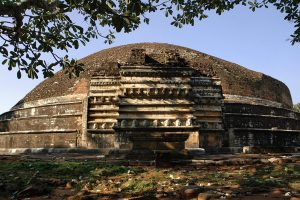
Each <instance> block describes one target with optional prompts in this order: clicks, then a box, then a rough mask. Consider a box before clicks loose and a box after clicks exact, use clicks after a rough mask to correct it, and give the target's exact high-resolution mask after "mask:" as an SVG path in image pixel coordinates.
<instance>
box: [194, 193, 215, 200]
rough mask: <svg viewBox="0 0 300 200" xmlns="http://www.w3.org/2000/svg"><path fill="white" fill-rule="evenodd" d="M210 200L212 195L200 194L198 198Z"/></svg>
mask: <svg viewBox="0 0 300 200" xmlns="http://www.w3.org/2000/svg"><path fill="white" fill-rule="evenodd" d="M210 199H212V195H211V194H207V193H200V194H198V198H197V200H210Z"/></svg>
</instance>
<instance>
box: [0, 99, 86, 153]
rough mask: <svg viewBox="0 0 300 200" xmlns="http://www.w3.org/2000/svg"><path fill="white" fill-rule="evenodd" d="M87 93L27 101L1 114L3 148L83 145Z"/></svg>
mask: <svg viewBox="0 0 300 200" xmlns="http://www.w3.org/2000/svg"><path fill="white" fill-rule="evenodd" d="M83 99H84V96H83V95H76V96H74V95H73V96H64V97H57V98H48V99H44V100H38V101H34V102H27V103H24V104H19V105H18V106H17V107H13V108H12V109H11V110H10V111H8V112H6V113H3V114H2V115H0V148H58V147H59V148H63V147H66V148H67V147H77V146H79V145H81V144H80V143H79V142H80V138H79V137H80V132H81V129H82V108H83V106H82V102H83Z"/></svg>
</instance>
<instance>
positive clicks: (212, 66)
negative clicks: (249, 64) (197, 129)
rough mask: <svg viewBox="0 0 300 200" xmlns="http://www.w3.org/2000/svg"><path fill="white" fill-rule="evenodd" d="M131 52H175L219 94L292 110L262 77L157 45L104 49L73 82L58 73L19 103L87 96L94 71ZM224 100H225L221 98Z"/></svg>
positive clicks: (283, 93)
mask: <svg viewBox="0 0 300 200" xmlns="http://www.w3.org/2000/svg"><path fill="white" fill-rule="evenodd" d="M132 49H144V50H145V53H146V55H148V54H156V55H163V54H164V52H166V51H173V50H175V51H176V52H178V54H179V56H180V57H181V58H183V59H184V60H185V61H187V62H188V64H189V66H191V67H192V68H194V69H196V70H197V71H199V72H200V73H201V74H204V75H207V76H210V77H218V78H220V80H221V85H222V90H223V94H225V95H238V96H246V97H252V98H259V99H264V100H269V101H273V102H277V103H280V104H282V106H283V107H285V108H292V100H291V95H290V92H289V89H288V88H287V86H286V85H285V84H284V83H282V82H280V81H278V80H276V79H274V78H272V77H270V76H267V75H265V74H263V73H259V72H255V71H252V70H249V69H246V68H244V67H242V66H240V65H237V64H234V63H231V62H228V61H225V60H222V59H219V58H216V57H213V56H210V55H207V54H204V53H201V52H198V51H195V50H192V49H189V48H185V47H181V46H176V45H170V44H161V43H139V44H129V45H123V46H118V47H113V48H109V49H105V50H102V51H99V52H97V53H94V54H92V55H90V56H88V57H85V58H83V59H81V60H80V62H82V63H83V64H84V71H83V72H82V73H81V74H80V76H79V77H77V78H72V79H69V77H68V75H66V74H64V72H62V71H60V72H58V73H56V74H55V75H54V77H52V78H48V79H46V80H44V81H43V82H42V83H40V84H39V85H38V86H37V87H36V88H34V89H33V90H32V91H31V92H30V93H28V94H27V95H26V96H25V97H24V98H23V99H22V100H21V101H20V102H19V103H24V102H28V101H35V100H39V99H45V98H50V97H58V96H65V95H72V94H82V93H85V94H86V93H87V92H88V88H89V80H90V78H91V76H92V75H93V71H95V70H96V69H99V68H100V69H104V70H108V71H109V70H110V67H109V64H107V63H110V62H118V63H119V64H121V65H122V64H125V63H127V61H128V59H129V57H130V55H131V50H132ZM225 97H226V96H225Z"/></svg>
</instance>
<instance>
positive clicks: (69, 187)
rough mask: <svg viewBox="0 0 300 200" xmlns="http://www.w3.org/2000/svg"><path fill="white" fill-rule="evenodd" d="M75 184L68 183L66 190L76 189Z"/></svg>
mask: <svg viewBox="0 0 300 200" xmlns="http://www.w3.org/2000/svg"><path fill="white" fill-rule="evenodd" d="M74 185H75V183H74V182H67V183H66V186H65V188H66V189H72V188H73V187H74Z"/></svg>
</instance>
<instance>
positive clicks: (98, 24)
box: [0, 0, 300, 79]
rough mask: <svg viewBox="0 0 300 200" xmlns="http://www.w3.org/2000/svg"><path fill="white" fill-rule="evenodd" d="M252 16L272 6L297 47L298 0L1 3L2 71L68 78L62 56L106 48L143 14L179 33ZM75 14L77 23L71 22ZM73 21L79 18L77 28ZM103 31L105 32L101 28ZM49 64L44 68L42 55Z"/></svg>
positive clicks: (143, 19) (71, 63)
mask: <svg viewBox="0 0 300 200" xmlns="http://www.w3.org/2000/svg"><path fill="white" fill-rule="evenodd" d="M240 4H242V5H244V6H248V7H249V8H250V9H251V10H252V11H255V9H257V8H261V7H268V6H270V5H273V6H275V7H276V9H277V10H279V11H280V12H282V13H284V14H285V18H284V19H285V20H287V21H290V22H292V23H293V24H294V33H292V34H291V43H292V44H295V43H298V42H300V10H299V4H300V0H144V1H142V0H1V1H0V55H1V56H2V57H3V60H2V64H3V65H4V64H7V65H8V69H9V70H12V69H13V68H17V69H18V72H17V77H18V78H21V75H22V72H25V74H27V75H28V77H29V78H32V79H34V78H38V72H39V70H42V72H43V75H44V77H51V76H53V70H54V67H55V66H60V67H61V68H62V69H64V70H65V71H66V73H68V74H69V75H78V74H79V72H80V71H81V70H82V66H81V64H79V63H77V62H76V61H75V60H74V59H72V58H69V57H68V56H67V55H66V56H61V55H65V54H67V52H68V50H69V49H71V48H75V49H78V48H79V47H80V46H81V45H85V44H86V43H87V42H89V41H90V40H91V39H92V38H98V37H101V38H103V39H104V41H105V42H106V43H112V40H113V39H114V38H115V36H114V33H115V32H121V31H123V32H131V31H133V30H135V29H136V28H138V27H139V26H140V24H141V23H146V24H148V23H149V21H150V19H149V18H148V17H147V14H148V13H151V12H157V11H162V12H165V16H166V17H171V18H172V22H171V25H173V26H175V27H179V28H181V27H182V26H184V25H186V24H190V25H194V23H195V21H196V20H203V19H205V18H207V17H208V15H207V12H208V11H215V12H216V13H217V14H222V13H223V12H225V11H229V10H231V9H233V8H235V7H236V6H237V5H240ZM74 15H76V18H77V20H74V19H72V18H73V16H74ZM78 17H81V19H82V20H81V21H83V22H84V23H79V21H80V20H78ZM105 27H107V28H109V30H108V31H107V32H106V31H105V30H106V29H103V28H105ZM45 54H50V55H51V56H52V57H53V58H54V62H52V63H47V62H46V61H45V60H44V59H43V55H45Z"/></svg>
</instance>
